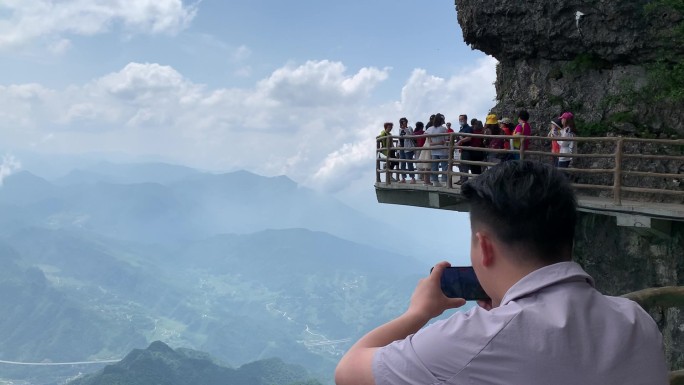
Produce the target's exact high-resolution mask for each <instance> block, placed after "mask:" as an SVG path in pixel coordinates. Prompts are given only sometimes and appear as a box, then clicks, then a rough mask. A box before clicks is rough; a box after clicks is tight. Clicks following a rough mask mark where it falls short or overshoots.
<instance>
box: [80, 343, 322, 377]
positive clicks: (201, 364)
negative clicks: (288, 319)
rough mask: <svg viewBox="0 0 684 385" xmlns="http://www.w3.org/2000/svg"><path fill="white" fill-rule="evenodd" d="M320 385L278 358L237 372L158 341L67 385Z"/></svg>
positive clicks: (295, 367)
mask: <svg viewBox="0 0 684 385" xmlns="http://www.w3.org/2000/svg"><path fill="white" fill-rule="evenodd" d="M119 384H126V385H152V384H155V385H196V384H202V385H226V384H231V385H320V382H318V381H317V380H314V379H313V378H311V377H310V376H309V375H308V373H307V372H306V370H305V369H304V368H302V367H301V366H297V365H288V364H285V363H284V362H283V361H282V360H280V359H277V358H272V359H267V360H260V361H256V362H252V363H249V364H245V365H243V366H241V367H239V368H237V369H233V368H229V367H225V366H221V365H218V364H216V363H215V362H214V361H213V360H212V359H211V357H209V356H207V355H206V354H203V353H200V352H195V351H192V350H189V349H177V350H173V349H171V348H170V347H169V346H168V345H166V344H164V343H163V342H161V341H155V342H152V344H150V346H149V347H148V348H147V349H144V350H140V349H136V350H133V351H132V352H131V353H129V354H128V355H127V356H126V357H125V358H124V359H123V360H121V361H120V362H119V363H116V364H113V365H108V366H106V367H105V368H104V369H103V370H101V371H99V372H98V373H94V374H91V375H87V376H85V377H83V378H80V379H76V380H74V381H70V382H69V383H68V385H119Z"/></svg>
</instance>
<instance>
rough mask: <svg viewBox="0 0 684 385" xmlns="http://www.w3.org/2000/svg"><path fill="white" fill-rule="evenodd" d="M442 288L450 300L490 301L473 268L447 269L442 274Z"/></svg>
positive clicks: (455, 267)
mask: <svg viewBox="0 0 684 385" xmlns="http://www.w3.org/2000/svg"><path fill="white" fill-rule="evenodd" d="M430 272H432V270H430ZM440 286H441V288H442V292H443V293H444V295H446V296H447V297H449V298H463V299H465V300H466V301H476V300H488V299H489V296H488V295H487V293H486V292H485V291H484V289H483V288H482V286H481V285H480V282H479V281H478V280H477V275H475V270H473V267H472V266H451V267H447V268H446V269H444V272H443V273H442V277H441V279H440Z"/></svg>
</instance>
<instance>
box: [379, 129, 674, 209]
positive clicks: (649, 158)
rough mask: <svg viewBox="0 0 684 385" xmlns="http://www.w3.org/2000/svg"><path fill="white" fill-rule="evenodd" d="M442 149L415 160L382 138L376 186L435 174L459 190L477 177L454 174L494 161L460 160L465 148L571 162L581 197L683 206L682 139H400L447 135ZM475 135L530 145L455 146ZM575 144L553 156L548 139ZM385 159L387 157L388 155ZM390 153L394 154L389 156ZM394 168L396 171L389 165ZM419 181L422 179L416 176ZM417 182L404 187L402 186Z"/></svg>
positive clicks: (392, 139) (451, 136) (395, 140)
mask: <svg viewBox="0 0 684 385" xmlns="http://www.w3.org/2000/svg"><path fill="white" fill-rule="evenodd" d="M445 136H447V137H448V139H447V140H446V141H445V145H442V146H431V147H429V150H447V158H446V159H444V160H442V159H429V160H418V159H417V158H418V154H419V153H418V152H419V151H421V150H424V148H422V147H399V146H398V139H399V138H400V137H399V136H385V137H380V138H378V139H377V146H376V167H375V174H376V184H377V185H382V184H384V185H391V184H394V183H399V182H398V179H399V177H400V175H403V174H415V175H416V176H424V175H433V174H437V175H438V176H439V179H443V178H444V177H446V183H444V182H442V183H440V187H443V188H446V189H456V188H459V186H458V185H455V183H454V177H459V178H460V177H462V176H463V177H477V175H473V174H468V173H462V172H460V171H456V170H458V166H459V165H461V164H465V165H471V166H472V165H474V166H481V167H482V168H483V170H484V169H486V168H487V167H490V166H493V165H495V164H496V163H495V162H488V161H473V160H463V159H460V157H459V153H460V152H461V151H463V150H467V151H476V152H484V153H485V155H484V156H485V158H486V154H490V153H494V154H511V155H516V154H517V156H518V157H519V159H532V160H538V161H542V162H547V163H552V162H553V159H554V158H557V157H565V158H572V167H570V168H564V169H563V170H564V171H565V172H567V173H568V175H569V177H570V179H571V181H572V185H573V187H574V188H575V189H576V191H577V194H578V195H579V196H583V195H586V196H603V197H605V196H606V194H607V195H608V196H611V197H612V199H613V204H615V205H616V206H619V205H620V204H621V203H622V200H623V198H624V197H625V195H630V196H639V200H646V201H666V202H669V203H684V202H683V199H684V140H682V139H672V140H669V139H641V138H632V137H620V136H617V137H573V138H558V137H556V138H552V137H540V136H515V137H512V136H510V135H482V134H466V133H449V134H446V135H445V134H433V135H413V136H403V137H402V138H404V139H407V138H412V139H417V138H428V137H445ZM459 137H460V138H463V137H474V138H482V139H483V140H491V139H496V138H501V139H504V140H505V141H511V140H512V139H514V138H515V139H516V140H517V139H521V140H523V141H528V143H529V145H528V148H527V149H525V148H524V147H525V146H521V148H520V149H514V150H505V149H492V148H483V147H466V146H457V145H456V141H457V140H458V138H459ZM554 140H555V141H560V140H566V141H572V142H575V143H576V145H575V152H574V153H572V154H558V153H552V152H551V151H550V150H549V149H550V147H551V143H550V142H551V141H554ZM400 150H404V151H414V152H415V153H416V155H415V157H414V159H413V160H407V159H401V158H399V151H400ZM387 155H390V156H389V157H388V156H387ZM392 155H394V156H392ZM402 162H410V163H412V164H413V165H414V167H413V168H414V171H411V172H409V171H407V170H400V169H399V165H400V164H401V163H402ZM440 162H446V163H447V168H446V170H438V171H436V172H433V171H430V170H428V171H419V170H418V169H417V165H418V164H419V163H421V164H432V163H440ZM388 165H390V166H396V168H394V167H388ZM418 179H421V178H420V177H419V178H418ZM420 185H421V184H420V183H418V184H406V186H405V187H406V188H411V187H413V186H420Z"/></svg>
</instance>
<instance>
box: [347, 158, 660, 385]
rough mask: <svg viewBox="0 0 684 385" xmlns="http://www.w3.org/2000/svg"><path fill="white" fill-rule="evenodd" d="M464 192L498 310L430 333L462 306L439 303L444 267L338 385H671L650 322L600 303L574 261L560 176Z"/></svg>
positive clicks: (514, 177) (515, 166) (473, 311)
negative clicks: (440, 316) (451, 311)
mask: <svg viewBox="0 0 684 385" xmlns="http://www.w3.org/2000/svg"><path fill="white" fill-rule="evenodd" d="M461 193H462V195H463V197H464V198H465V199H466V200H467V204H469V206H470V231H471V245H470V261H471V263H472V266H473V268H474V270H475V273H476V275H477V278H478V280H479V281H480V283H481V285H482V288H484V290H485V292H486V293H487V295H488V296H489V297H490V298H491V300H489V301H487V302H479V303H478V305H479V306H474V307H472V308H470V309H469V310H467V311H465V312H455V313H453V314H452V315H451V316H450V317H448V318H446V319H442V320H438V321H435V322H433V323H431V324H429V325H427V324H428V322H429V321H430V320H431V319H432V318H434V317H437V316H439V315H440V314H442V313H443V312H444V311H445V310H447V309H452V308H458V307H461V306H463V305H464V304H465V300H464V299H463V298H447V297H446V296H445V295H444V293H443V292H442V290H441V286H440V279H441V275H442V273H443V271H444V269H446V268H447V267H448V266H449V263H448V262H440V263H438V264H437V265H435V267H434V268H433V270H432V272H431V273H430V275H429V276H427V277H426V278H424V279H422V280H421V281H420V282H418V285H417V287H416V289H415V291H414V292H413V295H412V296H411V301H410V304H409V306H408V309H407V310H406V312H405V313H403V314H402V315H400V316H398V317H397V318H395V319H393V320H391V321H389V322H387V323H386V324H384V325H382V326H379V327H378V328H376V329H374V330H372V331H371V332H369V333H368V334H366V335H365V336H364V337H362V338H361V339H359V340H358V341H357V342H356V343H355V344H354V345H353V346H352V347H351V348H350V349H349V350H348V351H347V353H346V354H345V355H344V357H342V359H341V360H340V362H339V364H338V366H337V369H336V371H335V382H336V384H337V385H427V384H430V385H438V384H440V385H441V384H443V385H460V384H488V385H521V384H525V385H549V384H553V385H578V384H582V385H613V384H621V385H623V384H630V385H665V384H667V383H668V379H669V371H668V367H667V364H666V362H665V354H664V347H663V337H662V334H661V333H660V331H659V330H658V326H657V325H656V323H655V321H654V320H653V318H651V316H650V315H649V314H648V313H647V312H646V311H644V310H643V309H642V308H641V307H640V306H639V305H638V304H637V303H635V302H633V301H631V300H629V299H626V298H622V297H612V296H606V295H603V294H601V293H600V292H599V291H598V290H596V288H595V287H594V280H593V279H592V278H591V277H590V276H589V275H588V274H587V273H586V272H585V271H584V270H583V269H582V267H580V265H578V264H577V263H575V262H573V261H572V252H573V240H574V235H575V223H576V221H577V203H576V200H575V195H574V191H573V189H572V187H571V185H570V182H569V181H568V179H567V178H566V176H565V175H564V173H563V172H562V171H561V170H560V169H558V168H556V167H553V166H551V165H549V164H544V163H541V162H533V161H528V160H525V161H509V162H503V163H500V164H498V165H496V166H494V167H492V168H491V169H489V170H487V171H485V172H484V173H483V174H482V175H480V176H479V177H477V178H473V179H471V180H469V181H468V182H466V183H464V184H463V186H462V188H461ZM549 218H552V219H553V220H549ZM426 325H427V326H426Z"/></svg>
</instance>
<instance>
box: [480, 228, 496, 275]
mask: <svg viewBox="0 0 684 385" xmlns="http://www.w3.org/2000/svg"><path fill="white" fill-rule="evenodd" d="M475 237H477V246H476V247H478V248H479V249H480V250H479V251H480V256H481V258H480V261H481V263H482V266H483V267H491V266H492V265H493V264H494V260H495V253H494V244H493V243H492V237H491V235H490V234H488V233H487V232H486V231H478V232H477V233H475Z"/></svg>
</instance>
